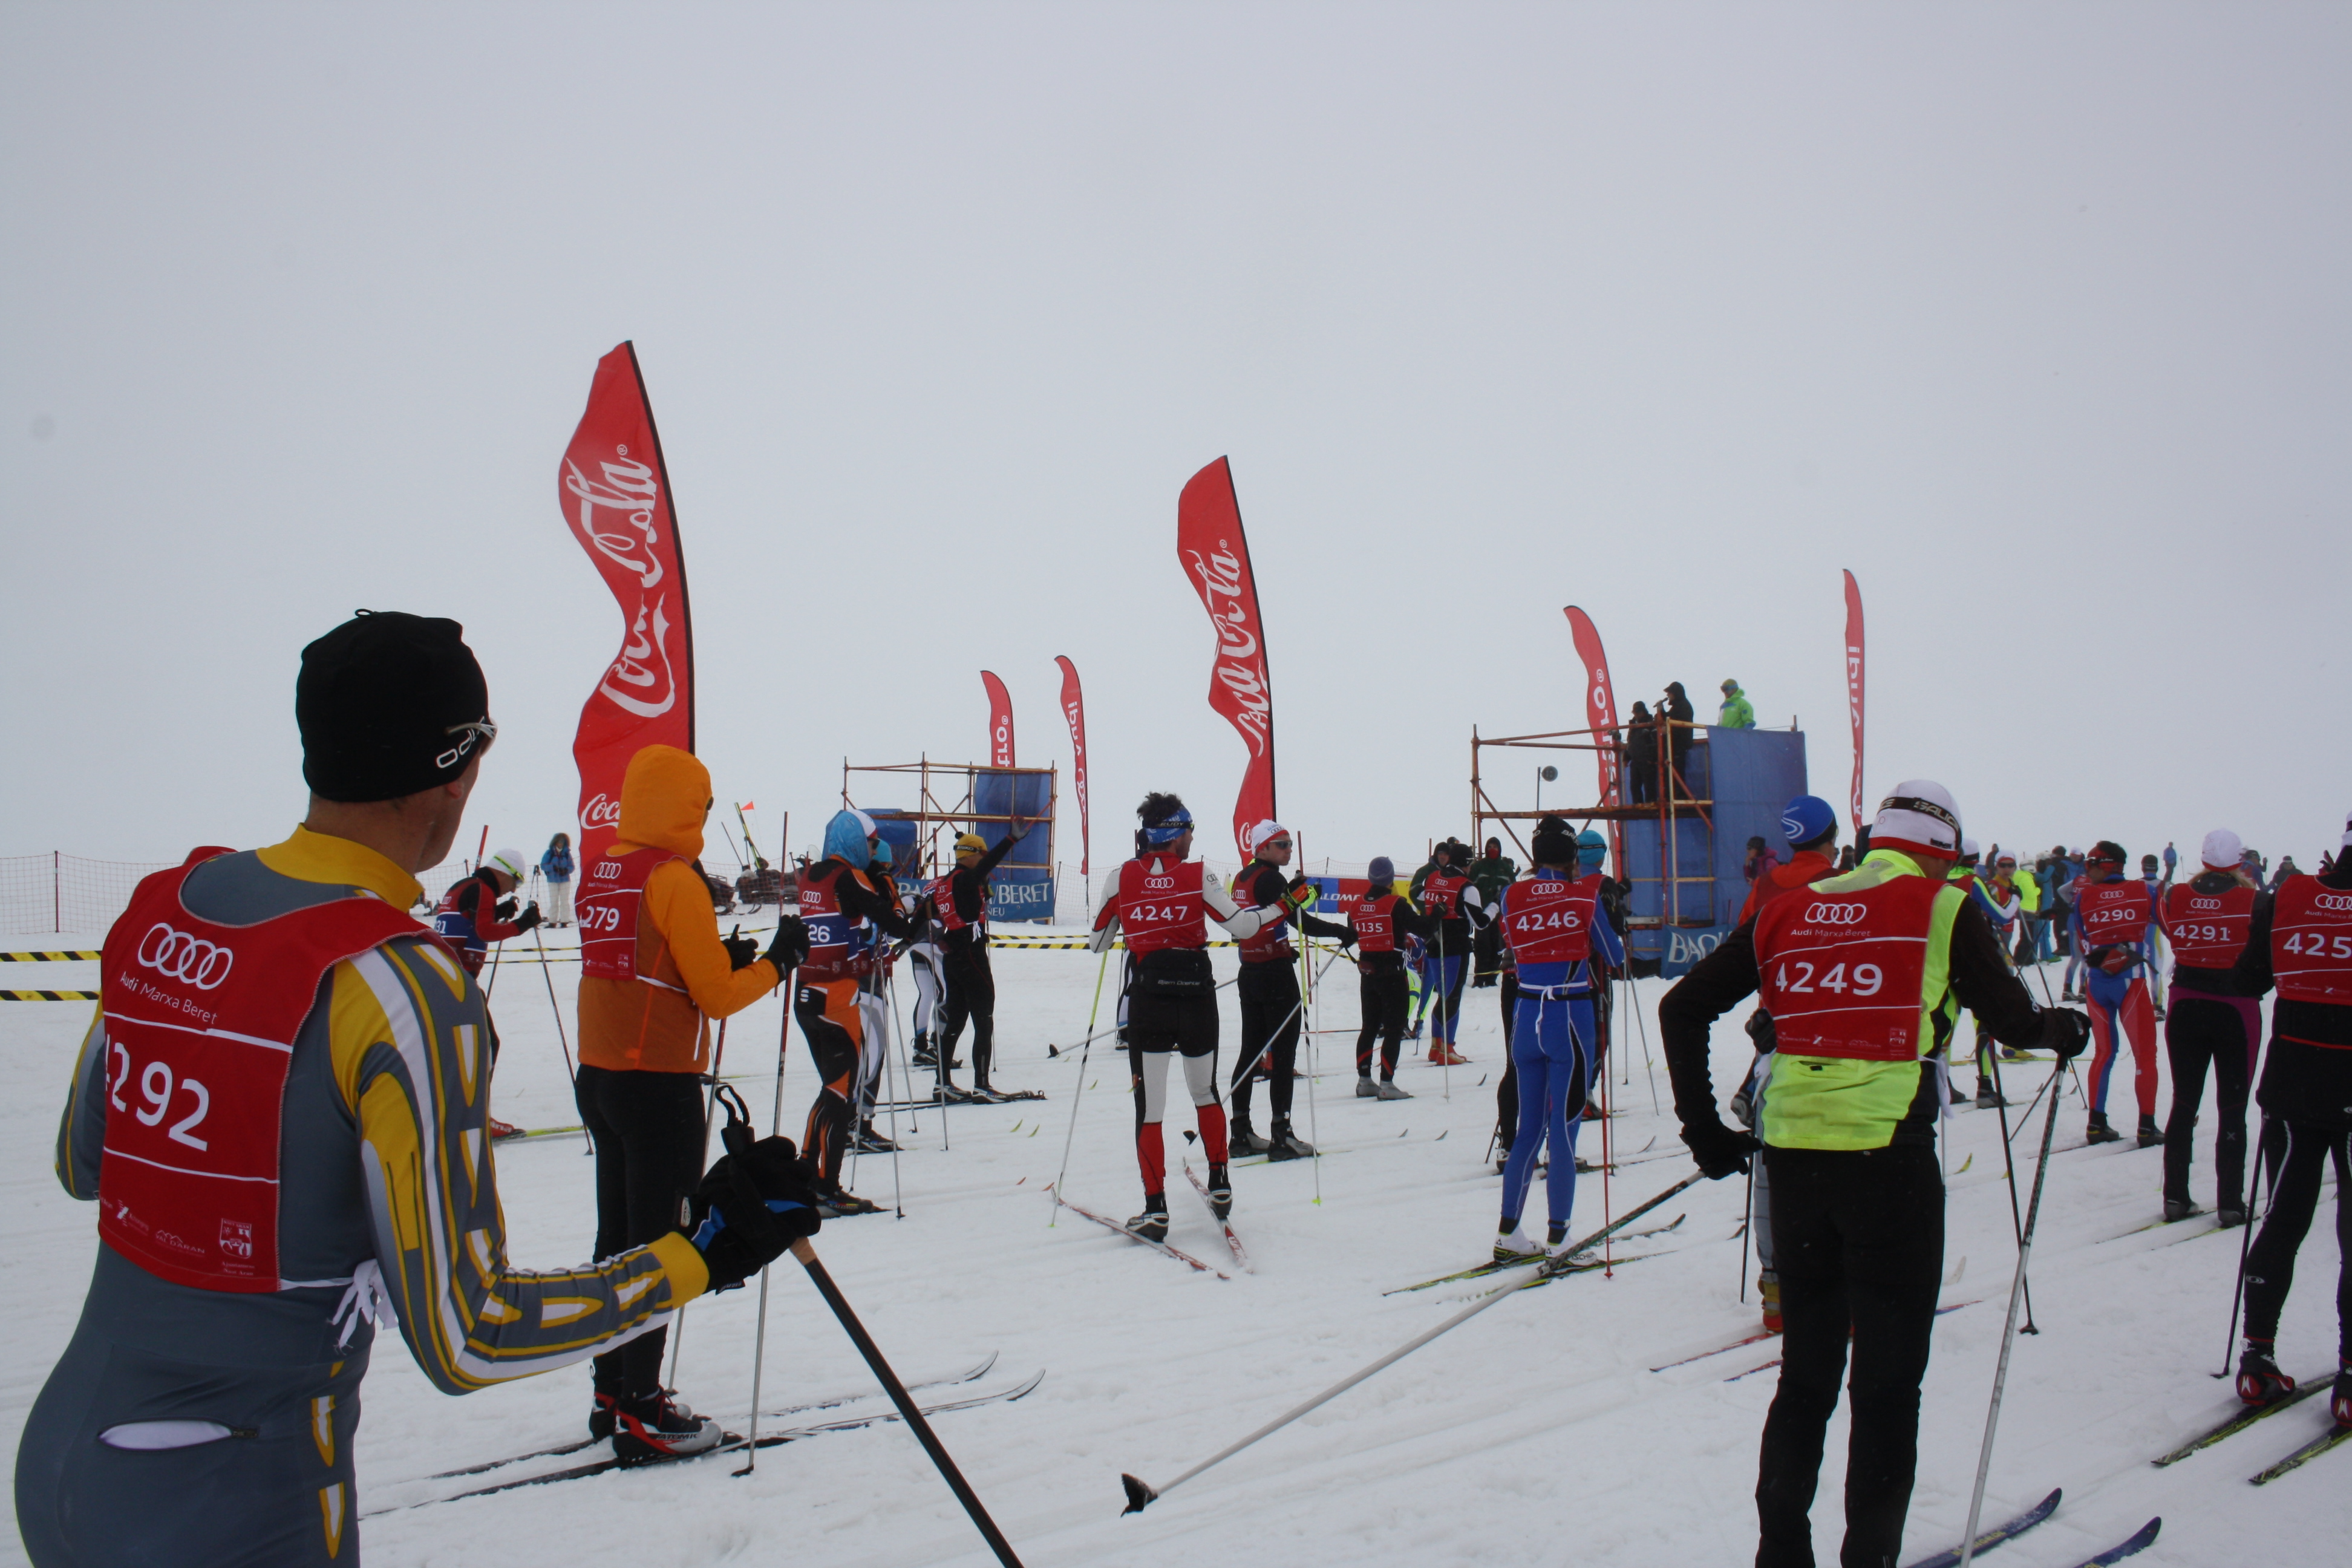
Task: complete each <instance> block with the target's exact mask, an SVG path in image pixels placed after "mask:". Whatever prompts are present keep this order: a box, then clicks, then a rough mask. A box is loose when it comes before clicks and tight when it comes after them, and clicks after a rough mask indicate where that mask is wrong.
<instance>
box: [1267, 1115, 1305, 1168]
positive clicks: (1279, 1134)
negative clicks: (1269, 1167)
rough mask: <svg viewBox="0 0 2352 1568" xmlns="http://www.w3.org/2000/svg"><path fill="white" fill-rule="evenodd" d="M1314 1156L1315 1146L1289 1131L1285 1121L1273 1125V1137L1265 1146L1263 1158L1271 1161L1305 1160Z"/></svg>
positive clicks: (1288, 1125) (1288, 1124) (1287, 1123)
mask: <svg viewBox="0 0 2352 1568" xmlns="http://www.w3.org/2000/svg"><path fill="white" fill-rule="evenodd" d="M1314 1154H1315V1145H1314V1144H1312V1143H1309V1142H1307V1140H1306V1139H1304V1138H1301V1137H1300V1136H1298V1134H1297V1133H1296V1132H1293V1131H1291V1130H1290V1123H1289V1122H1287V1121H1277V1122H1276V1123H1275V1124H1274V1137H1273V1138H1272V1140H1270V1141H1269V1142H1267V1144H1266V1146H1265V1157H1266V1159H1267V1160H1269V1161H1273V1160H1307V1159H1312V1158H1313V1157H1314Z"/></svg>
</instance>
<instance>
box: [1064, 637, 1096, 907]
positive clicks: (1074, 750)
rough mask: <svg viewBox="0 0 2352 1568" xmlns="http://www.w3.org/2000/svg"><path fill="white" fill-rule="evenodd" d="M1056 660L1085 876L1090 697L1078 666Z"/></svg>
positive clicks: (1089, 847)
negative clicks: (1080, 682)
mask: <svg viewBox="0 0 2352 1568" xmlns="http://www.w3.org/2000/svg"><path fill="white" fill-rule="evenodd" d="M1054 662H1055V664H1058V665H1060V666H1061V667H1062V717H1063V718H1065V719H1067V720H1068V721H1070V752H1071V755H1072V756H1073V757H1075V758H1076V762H1077V766H1076V769H1075V770H1073V771H1074V772H1075V773H1076V774H1077V781H1078V875H1079V876H1080V877H1082V878H1083V877H1084V876H1085V875H1086V874H1087V860H1088V859H1089V858H1091V857H1092V856H1093V853H1094V849H1093V844H1094V833H1093V830H1092V829H1091V828H1089V827H1088V826H1087V697H1086V693H1085V692H1083V691H1081V690H1079V689H1078V667H1077V666H1076V665H1075V664H1072V663H1071V662H1070V660H1069V658H1068V656H1067V655H1066V654H1058V653H1057V654H1055V656H1054Z"/></svg>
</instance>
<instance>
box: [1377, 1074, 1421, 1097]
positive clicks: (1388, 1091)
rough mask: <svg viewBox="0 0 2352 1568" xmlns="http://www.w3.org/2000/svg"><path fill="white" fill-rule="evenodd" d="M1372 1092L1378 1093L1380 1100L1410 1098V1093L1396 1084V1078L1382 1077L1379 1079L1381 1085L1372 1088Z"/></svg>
mask: <svg viewBox="0 0 2352 1568" xmlns="http://www.w3.org/2000/svg"><path fill="white" fill-rule="evenodd" d="M1372 1092H1373V1093H1374V1094H1377V1095H1379V1096H1380V1097H1381V1099H1382V1100H1411V1099H1412V1095H1411V1094H1409V1093H1408V1092H1406V1091H1405V1090H1403V1089H1399V1088H1398V1087H1397V1086H1396V1080H1395V1079H1387V1078H1384V1079H1381V1086H1380V1087H1379V1088H1378V1089H1374V1090H1372Z"/></svg>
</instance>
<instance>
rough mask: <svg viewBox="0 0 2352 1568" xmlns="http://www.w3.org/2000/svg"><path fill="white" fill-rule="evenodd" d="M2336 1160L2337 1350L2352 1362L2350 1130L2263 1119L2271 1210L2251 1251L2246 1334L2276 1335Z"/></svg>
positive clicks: (2344, 1360) (2260, 1337)
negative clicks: (2326, 1175) (2324, 1175)
mask: <svg viewBox="0 0 2352 1568" xmlns="http://www.w3.org/2000/svg"><path fill="white" fill-rule="evenodd" d="M2330 1163H2332V1164H2334V1165H2335V1167H2336V1256H2337V1258H2338V1262H2337V1266H2336V1356H2337V1358H2338V1359H2339V1360H2340V1361H2341V1362H2342V1363H2343V1364H2345V1365H2347V1366H2352V1203H2347V1201H2346V1194H2347V1191H2348V1190H2352V1169H2347V1167H2352V1132H2346V1131H2338V1130H2337V1129H2335V1128H2332V1127H2315V1126H2313V1125H2312V1124H2311V1123H2310V1122H2308V1121H2280V1120H2279V1119H2278V1118H2276V1117H2266V1118H2264V1119H2263V1172H2264V1173H2265V1174H2267V1175H2268V1176H2269V1177H2270V1186H2271V1197H2270V1206H2269V1208H2268V1210H2267V1211H2266V1213H2267V1215H2268V1217H2267V1218H2265V1219H2264V1220H2263V1229H2262V1234H2261V1235H2260V1236H2257V1237H2254V1245H2253V1249H2252V1251H2251V1252H2249V1253H2248V1254H2247V1255H2246V1337H2247V1338H2249V1339H2256V1340H2274V1339H2276V1338H2278V1323H2279V1312H2280V1310H2282V1309H2284V1307H2285V1306H2286V1293H2287V1290H2288V1289H2289V1288H2290V1287H2292V1286H2293V1285H2294V1255H2295V1250H2296V1248H2298V1247H2301V1246H2302V1245H2303V1237H2304V1233H2305V1232H2306V1231H2308V1230H2309V1229H2310V1228H2311V1215H2312V1211H2313V1210H2315V1208H2317V1207H2318V1206H2319V1178H2320V1173H2321V1171H2322V1169H2323V1167H2324V1166H2326V1165H2327V1164H2330Z"/></svg>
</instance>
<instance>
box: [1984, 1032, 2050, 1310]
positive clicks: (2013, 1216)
mask: <svg viewBox="0 0 2352 1568" xmlns="http://www.w3.org/2000/svg"><path fill="white" fill-rule="evenodd" d="M1985 1060H1986V1061H1988V1062H1990V1063H1991V1064H1992V1098H1993V1101H1994V1104H1995V1106H1996V1107H1997V1108H1998V1110H2000V1163H2001V1165H2002V1168H2003V1169H2004V1170H2006V1171H2007V1172H2008V1173H2009V1177H2008V1179H2009V1228H2010V1233H2011V1235H2012V1236H2014V1237H2016V1238H2017V1250H2018V1252H2019V1254H2020V1255H2021V1256H2022V1255H2023V1253H2024V1251H2025V1222H2024V1221H2023V1220H2021V1219H2020V1218H2018V1215H2017V1156H2016V1155H2015V1154H2014V1153H2013V1152H2011V1149H2010V1146H2009V1096H2008V1095H2007V1094H2006V1093H2004V1092H2003V1091H2002V1089H2001V1087H2000V1052H1999V1051H1996V1050H1990V1049H1989V1050H1987V1051H1986V1052H1985ZM2052 1076H2053V1077H2055V1076H2057V1075H2055V1074H2054V1073H2053V1075H2052ZM2026 1114H2027V1115H2028V1116H2031V1115H2032V1114H2033V1110H2032V1107H2031V1106H2029V1107H2027V1108H2026ZM2019 1332H2020V1333H2026V1334H2038V1333H2040V1332H2041V1330H2040V1329H2037V1328H2035V1327H2034V1326H2033V1286H2032V1282H2031V1281H2028V1282H2027V1284H2026V1287H2025V1327H2024V1328H2022V1329H2021V1330H2019Z"/></svg>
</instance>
